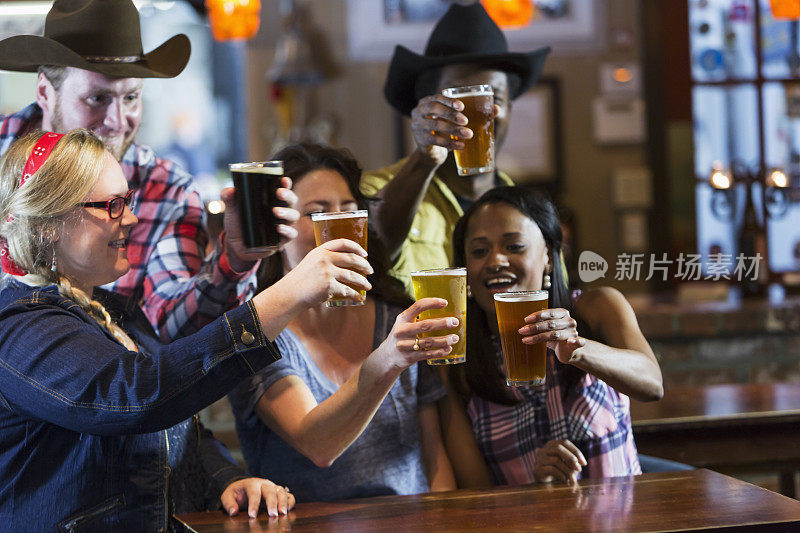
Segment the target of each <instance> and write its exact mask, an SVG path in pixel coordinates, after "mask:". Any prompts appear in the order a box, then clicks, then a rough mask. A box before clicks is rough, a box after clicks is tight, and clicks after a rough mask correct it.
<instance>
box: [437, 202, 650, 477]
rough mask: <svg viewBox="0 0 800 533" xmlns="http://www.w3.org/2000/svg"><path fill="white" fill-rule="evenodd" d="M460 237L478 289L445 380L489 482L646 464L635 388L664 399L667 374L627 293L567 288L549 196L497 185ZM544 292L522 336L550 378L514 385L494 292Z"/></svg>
mask: <svg viewBox="0 0 800 533" xmlns="http://www.w3.org/2000/svg"><path fill="white" fill-rule="evenodd" d="M453 246H454V255H455V258H456V265H458V266H465V267H466V268H467V279H468V282H469V286H470V289H471V293H472V297H471V298H470V300H469V304H468V308H467V317H468V318H467V320H468V323H467V332H468V333H467V335H468V339H467V362H466V364H464V365H460V366H458V367H453V368H450V369H448V370H449V374H448V380H449V381H450V382H451V383H452V386H453V389H454V390H455V391H456V394H455V395H453V396H454V401H457V400H459V399H460V400H461V406H459V407H460V408H465V409H466V412H467V415H468V417H469V423H470V424H471V426H472V429H473V432H474V433H475V436H476V439H477V442H478V447H479V449H480V452H481V454H482V456H483V458H484V460H485V461H486V464H487V465H488V467H489V471H490V475H491V478H492V480H493V482H494V483H497V484H518V483H529V482H533V481H548V480H575V479H577V478H578V477H579V476H583V477H605V476H617V475H630V474H639V473H641V470H640V466H639V462H638V459H637V454H636V447H635V445H634V442H633V434H632V433H631V422H630V412H629V407H630V400H629V398H628V397H629V396H630V397H632V398H635V399H637V400H644V401H648V400H657V399H659V398H661V396H662V395H663V387H662V381H661V371H660V369H659V366H658V362H657V361H656V358H655V356H654V355H653V351H652V350H651V349H650V346H649V345H648V343H647V341H646V340H645V338H644V336H643V335H642V332H641V331H640V330H639V326H638V324H637V321H636V316H635V314H634V312H633V309H632V308H631V307H630V304H629V303H628V302H627V300H626V299H625V297H624V296H623V295H622V294H621V293H620V292H619V291H617V290H615V289H612V288H610V287H601V288H597V289H594V290H590V291H586V292H584V293H583V294H581V295H576V297H575V298H571V297H570V294H569V292H568V290H567V284H566V279H565V275H564V268H563V265H562V262H561V259H560V257H561V226H560V224H559V219H558V214H557V212H556V209H555V207H554V206H553V204H552V203H550V202H549V201H548V200H547V199H545V198H544V197H543V196H541V195H539V194H537V193H535V192H534V191H532V190H529V189H525V188H522V187H499V188H496V189H493V190H491V191H489V192H487V193H486V194H484V195H483V196H482V197H481V198H480V199H479V200H478V201H477V202H476V203H475V204H473V205H472V206H471V207H470V208H469V209H468V210H467V211H466V213H464V216H463V217H462V218H461V220H459V222H458V224H457V225H456V228H455V232H454V234H453ZM541 289H546V290H549V292H550V298H549V306H550V308H549V309H545V310H544V311H540V312H537V313H534V314H532V315H530V316H528V317H525V322H526V325H525V326H524V327H523V328H521V329H520V332H519V333H520V335H521V336H522V342H524V343H526V344H534V343H538V342H547V347H548V352H547V353H548V355H547V375H546V384H545V385H544V386H543V387H539V388H525V387H509V386H507V385H506V380H505V375H504V366H503V360H502V353H501V348H500V343H499V340H498V329H497V318H496V314H495V306H494V297H493V295H494V294H495V293H499V292H506V291H523V290H541ZM456 412H458V411H456ZM449 440H450V437H449V436H448V441H449ZM456 463H462V461H454V464H456ZM463 464H469V462H468V461H463Z"/></svg>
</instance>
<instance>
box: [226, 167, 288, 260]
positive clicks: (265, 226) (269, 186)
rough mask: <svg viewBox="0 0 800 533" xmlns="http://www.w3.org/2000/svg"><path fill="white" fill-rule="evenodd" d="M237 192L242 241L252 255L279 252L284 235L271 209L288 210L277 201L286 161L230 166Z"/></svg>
mask: <svg viewBox="0 0 800 533" xmlns="http://www.w3.org/2000/svg"><path fill="white" fill-rule="evenodd" d="M228 168H229V169H230V171H231V177H232V178H233V186H234V188H235V189H236V192H235V193H234V198H235V202H236V209H237V210H238V212H239V221H240V224H241V230H242V241H243V242H244V245H245V247H246V248H247V250H248V251H249V252H268V251H271V250H277V249H278V246H279V244H280V240H281V235H280V233H278V224H279V223H281V222H282V221H281V220H279V219H278V218H276V217H275V214H274V213H273V212H272V208H273V207H275V206H282V207H287V205H286V202H283V201H281V200H278V196H277V192H278V188H279V187H280V186H281V178H282V177H283V161H260V162H254V163H233V164H231V165H228Z"/></svg>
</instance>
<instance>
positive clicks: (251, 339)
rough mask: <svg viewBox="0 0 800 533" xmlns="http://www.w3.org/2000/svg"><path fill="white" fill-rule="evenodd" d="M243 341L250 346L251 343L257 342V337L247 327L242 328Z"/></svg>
mask: <svg viewBox="0 0 800 533" xmlns="http://www.w3.org/2000/svg"><path fill="white" fill-rule="evenodd" d="M242 342H243V343H245V344H246V345H247V346H250V345H251V344H253V343H254V342H256V338H255V337H254V336H253V334H252V333H250V332H249V331H247V330H246V329H242Z"/></svg>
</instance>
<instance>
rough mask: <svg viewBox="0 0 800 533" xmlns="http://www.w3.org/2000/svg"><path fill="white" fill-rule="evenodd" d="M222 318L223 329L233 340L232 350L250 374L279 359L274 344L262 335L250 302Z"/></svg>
mask: <svg viewBox="0 0 800 533" xmlns="http://www.w3.org/2000/svg"><path fill="white" fill-rule="evenodd" d="M223 316H224V317H225V327H226V328H227V329H228V334H229V335H230V337H231V339H232V340H233V349H234V350H235V351H236V353H237V354H238V355H239V356H240V357H241V358H242V359H243V360H244V362H245V363H246V364H247V366H248V367H249V369H250V372H251V374H255V373H256V372H257V371H258V370H260V369H261V368H263V367H264V366H266V365H267V364H269V363H273V362H275V361H277V360H278V359H280V358H281V354H280V352H279V351H278V348H277V346H275V343H274V342H271V341H270V340H269V339H268V338H267V337H266V335H264V331H263V330H262V329H261V322H260V321H259V319H258V312H256V308H255V306H254V305H253V302H252V300H248V301H247V302H245V304H244V305H242V306H239V307H237V308H236V309H234V310H232V311H228V312H227V313H225V314H224V315H223Z"/></svg>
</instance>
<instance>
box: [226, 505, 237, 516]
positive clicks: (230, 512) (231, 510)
mask: <svg viewBox="0 0 800 533" xmlns="http://www.w3.org/2000/svg"><path fill="white" fill-rule="evenodd" d="M228 514H229V515H231V516H233V515H234V514H236V507H231V508H230V509H228Z"/></svg>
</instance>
